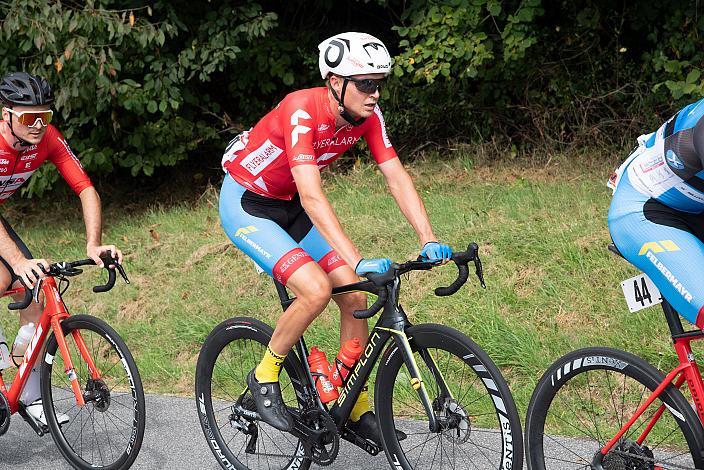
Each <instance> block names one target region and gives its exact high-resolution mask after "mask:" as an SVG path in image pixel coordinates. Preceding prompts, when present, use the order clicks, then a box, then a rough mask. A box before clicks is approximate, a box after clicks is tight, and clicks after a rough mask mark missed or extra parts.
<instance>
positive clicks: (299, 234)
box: [220, 174, 347, 285]
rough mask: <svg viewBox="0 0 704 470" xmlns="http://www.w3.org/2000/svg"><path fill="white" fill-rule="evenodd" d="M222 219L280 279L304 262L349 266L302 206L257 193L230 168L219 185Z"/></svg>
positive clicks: (227, 230)
mask: <svg viewBox="0 0 704 470" xmlns="http://www.w3.org/2000/svg"><path fill="white" fill-rule="evenodd" d="M220 223H221V224H222V228H223V229H224V230H225V233H226V234H227V236H228V237H229V238H230V240H232V243H234V244H235V245H236V246H237V248H239V249H240V250H242V251H243V252H244V253H245V254H246V255H247V256H249V257H250V258H252V259H253V260H254V262H255V263H257V265H258V266H259V267H260V268H261V269H263V270H264V271H266V272H267V273H268V274H269V275H270V276H272V277H273V278H274V279H276V280H277V281H279V282H281V283H282V284H284V285H285V284H286V282H287V281H288V279H289V278H290V277H291V275H292V274H293V273H294V272H296V270H297V269H299V268H300V267H301V266H303V265H305V264H306V263H310V262H313V261H315V262H316V263H318V264H319V265H320V267H322V268H323V270H324V271H325V272H326V273H330V272H331V271H333V270H334V269H337V268H339V267H340V266H346V265H347V263H345V262H344V261H343V260H342V258H340V256H338V254H337V253H336V252H335V250H333V249H332V248H331V247H330V245H329V244H328V243H327V242H326V241H325V239H324V238H323V237H322V235H320V232H318V229H317V228H316V227H315V225H313V222H311V220H310V218H309V217H308V214H306V211H305V210H304V209H303V207H302V206H301V201H300V198H299V197H298V194H296V196H295V197H294V198H293V199H292V200H290V201H283V200H279V199H273V198H268V197H264V196H260V195H259V194H256V193H254V192H252V191H250V190H248V189H247V188H245V187H244V186H242V185H240V184H239V183H238V182H236V181H235V180H234V179H232V177H231V176H230V175H229V174H227V175H226V176H225V180H224V181H223V183H222V188H221V190H220Z"/></svg>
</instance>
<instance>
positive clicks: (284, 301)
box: [274, 279, 293, 311]
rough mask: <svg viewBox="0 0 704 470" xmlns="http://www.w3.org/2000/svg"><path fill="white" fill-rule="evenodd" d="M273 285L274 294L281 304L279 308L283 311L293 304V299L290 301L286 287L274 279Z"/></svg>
mask: <svg viewBox="0 0 704 470" xmlns="http://www.w3.org/2000/svg"><path fill="white" fill-rule="evenodd" d="M274 285H275V286H276V293H277V294H279V301H280V302H281V307H282V308H283V309H284V311H285V310H286V309H287V308H288V306H289V305H291V304H292V303H293V299H291V296H290V295H289V294H288V291H287V290H286V287H285V286H284V285H283V284H281V283H280V282H279V281H277V280H276V279H274Z"/></svg>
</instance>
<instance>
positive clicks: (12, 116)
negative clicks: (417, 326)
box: [0, 72, 122, 426]
mask: <svg viewBox="0 0 704 470" xmlns="http://www.w3.org/2000/svg"><path fill="white" fill-rule="evenodd" d="M53 101H54V97H53V94H52V91H51V87H50V86H49V83H48V82H47V81H46V80H45V79H44V78H42V77H39V76H36V75H31V74H28V73H25V72H14V73H9V74H7V75H5V76H3V77H2V78H0V104H2V121H0V136H2V138H0V203H2V202H4V201H5V200H6V199H7V198H9V197H10V196H11V195H12V194H13V193H14V192H15V191H17V189H19V188H20V186H22V184H23V183H24V182H25V181H27V180H28V179H29V178H30V176H32V173H34V171H36V170H37V168H39V166H41V164H42V163H44V161H45V160H49V161H51V162H52V163H53V164H54V165H55V166H56V168H58V170H59V172H60V173H61V176H63V178H64V179H65V180H66V182H67V183H68V184H69V185H70V186H71V188H72V189H73V191H74V192H75V193H76V194H78V197H79V198H80V200H81V206H82V208H83V220H84V222H85V225H86V237H87V244H86V252H87V254H88V256H89V257H90V258H91V259H93V260H94V261H95V262H96V263H97V264H98V265H99V266H102V264H103V263H102V261H101V260H100V256H101V255H102V254H104V253H108V252H109V253H110V254H111V255H112V256H116V257H117V259H118V261H119V262H122V253H121V252H120V250H118V249H117V248H116V247H115V246H114V245H102V244H101V241H100V240H101V215H100V198H99V197H98V193H97V192H96V190H95V189H94V188H93V185H92V184H91V181H90V179H89V178H88V175H86V173H85V171H83V167H82V166H81V164H80V162H79V161H78V158H76V156H75V155H74V154H73V152H72V151H71V148H70V147H69V146H68V142H67V141H66V139H65V138H64V137H63V135H61V133H60V132H59V131H58V130H57V129H56V128H55V127H54V126H52V125H50V124H49V123H50V122H51V118H52V116H53V111H52V110H51V109H50V106H51V104H52V103H53ZM0 222H1V224H0V261H2V263H0V294H2V293H4V292H5V291H6V290H7V289H8V288H10V286H12V287H21V284H20V282H19V278H22V280H23V281H24V283H25V284H26V285H27V286H28V287H30V288H32V287H34V283H35V282H38V281H39V279H41V278H43V277H44V271H43V270H44V269H46V268H48V267H49V263H47V261H46V260H44V259H35V258H34V257H33V256H32V254H31V253H30V251H29V249H27V246H26V245H25V244H24V242H23V241H22V240H21V239H20V237H19V236H18V235H17V234H16V233H15V231H14V230H13V229H12V227H11V226H10V224H9V223H8V222H7V221H6V220H5V218H4V217H2V216H0ZM20 297H21V296H20ZM17 300H19V299H17ZM42 308H43V307H42V305H41V304H38V303H35V302H32V304H31V305H30V306H29V307H27V308H26V309H25V310H23V311H21V312H20V326H22V325H25V324H27V323H30V322H32V323H34V324H35V325H36V324H37V323H38V322H39V318H40V316H41V313H42ZM40 396H41V393H40V390H39V370H38V366H37V367H35V368H33V369H32V370H31V372H30V375H29V378H28V382H27V384H26V386H25V389H24V391H23V392H22V396H21V397H20V402H21V403H22V404H23V405H24V406H25V410H26V412H27V414H28V415H29V416H30V417H31V418H32V419H34V420H35V422H37V423H41V424H43V425H45V426H46V418H45V417H44V411H43V408H42V401H41V398H40ZM58 418H59V421H60V423H61V424H64V423H66V422H68V416H66V415H61V416H59V417H58Z"/></svg>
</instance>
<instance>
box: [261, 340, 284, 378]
mask: <svg viewBox="0 0 704 470" xmlns="http://www.w3.org/2000/svg"><path fill="white" fill-rule="evenodd" d="M285 357H286V356H282V355H281V354H276V353H275V352H274V351H272V350H271V348H270V347H267V348H266V352H265V353H264V357H263V358H262V362H260V363H259V365H258V366H257V369H256V370H255V371H254V378H256V379H257V382H259V383H270V382H278V381H279V371H281V364H283V363H284V358H285Z"/></svg>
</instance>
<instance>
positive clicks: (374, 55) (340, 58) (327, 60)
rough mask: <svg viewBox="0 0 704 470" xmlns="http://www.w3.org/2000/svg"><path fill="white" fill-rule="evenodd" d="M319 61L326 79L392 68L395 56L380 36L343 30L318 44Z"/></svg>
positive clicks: (321, 72)
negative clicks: (390, 52) (332, 75)
mask: <svg viewBox="0 0 704 470" xmlns="http://www.w3.org/2000/svg"><path fill="white" fill-rule="evenodd" d="M318 50H319V51H320V55H319V58H318V65H319V66H320V76H321V77H323V79H326V78H328V75H329V74H331V73H333V74H335V75H339V76H341V77H349V76H352V75H364V74H369V73H383V74H384V75H388V74H389V72H390V71H391V56H390V55H389V51H388V50H387V49H386V46H385V45H384V43H383V42H381V41H380V40H379V39H377V38H375V37H374V36H372V35H371V34H366V33H352V32H350V33H340V34H336V35H335V36H332V37H329V38H327V39H326V40H325V41H323V42H321V43H320V44H319V45H318Z"/></svg>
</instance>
